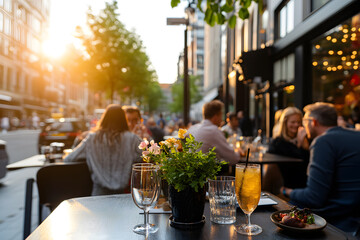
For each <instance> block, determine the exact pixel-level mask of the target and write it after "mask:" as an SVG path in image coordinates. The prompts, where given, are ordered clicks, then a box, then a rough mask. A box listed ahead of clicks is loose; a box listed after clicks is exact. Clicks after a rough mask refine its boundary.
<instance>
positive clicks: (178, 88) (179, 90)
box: [169, 75, 202, 113]
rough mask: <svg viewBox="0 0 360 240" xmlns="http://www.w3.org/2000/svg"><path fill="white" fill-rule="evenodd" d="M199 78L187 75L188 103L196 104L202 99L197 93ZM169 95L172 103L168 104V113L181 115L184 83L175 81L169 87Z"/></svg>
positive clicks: (198, 92)
mask: <svg viewBox="0 0 360 240" xmlns="http://www.w3.org/2000/svg"><path fill="white" fill-rule="evenodd" d="M199 80H200V77H199V76H193V75H189V84H190V103H197V102H198V101H200V100H201V99H202V96H201V94H200V91H199V87H198V81H199ZM171 94H172V97H173V101H172V102H171V103H170V104H169V109H170V112H172V113H181V112H182V111H183V107H184V82H183V81H177V82H175V83H174V84H173V85H172V86H171Z"/></svg>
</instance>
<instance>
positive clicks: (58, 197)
mask: <svg viewBox="0 0 360 240" xmlns="http://www.w3.org/2000/svg"><path fill="white" fill-rule="evenodd" d="M36 178H37V179H36V182H37V186H38V191H39V204H40V205H45V204H46V205H47V206H49V207H50V210H51V211H52V210H54V209H55V208H56V207H57V206H58V205H59V204H60V203H61V202H62V201H64V200H66V199H69V198H75V197H85V196H90V195H91V191H92V185H93V183H92V181H91V177H90V172H89V169H88V166H87V164H86V162H81V163H70V164H63V165H49V166H45V167H42V168H40V169H39V171H38V172H37V175H36Z"/></svg>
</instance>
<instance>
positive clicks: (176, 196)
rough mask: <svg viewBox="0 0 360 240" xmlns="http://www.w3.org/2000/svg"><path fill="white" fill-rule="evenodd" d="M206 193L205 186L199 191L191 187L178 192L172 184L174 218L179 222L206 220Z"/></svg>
mask: <svg viewBox="0 0 360 240" xmlns="http://www.w3.org/2000/svg"><path fill="white" fill-rule="evenodd" d="M205 194H206V190H205V186H204V187H203V188H201V189H199V190H198V192H195V190H194V189H192V188H191V187H187V188H186V189H185V190H183V191H180V192H178V191H177V190H176V189H175V188H174V187H173V186H171V185H170V186H169V196H170V205H171V211H172V220H173V221H174V222H177V223H200V222H204V219H203V214H204V207H205Z"/></svg>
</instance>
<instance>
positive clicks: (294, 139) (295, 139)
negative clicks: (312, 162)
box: [268, 107, 309, 188]
mask: <svg viewBox="0 0 360 240" xmlns="http://www.w3.org/2000/svg"><path fill="white" fill-rule="evenodd" d="M274 137H275V138H273V140H272V141H271V142H270V144H269V150H268V152H269V153H274V154H279V155H284V156H288V157H293V158H300V159H302V160H303V161H302V162H301V163H281V164H278V166H279V168H280V171H281V174H282V177H283V180H284V186H285V187H289V188H300V187H305V186H306V180H307V175H306V171H307V166H308V163H309V142H308V140H307V139H306V131H305V129H304V128H303V127H302V112H301V111H300V110H299V109H297V108H296V107H287V108H285V109H284V110H283V112H282V114H281V117H280V120H279V130H278V132H277V133H275V136H274Z"/></svg>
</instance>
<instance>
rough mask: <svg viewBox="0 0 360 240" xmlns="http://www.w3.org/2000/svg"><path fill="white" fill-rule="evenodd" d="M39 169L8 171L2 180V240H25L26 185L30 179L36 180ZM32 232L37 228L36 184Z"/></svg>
mask: <svg viewBox="0 0 360 240" xmlns="http://www.w3.org/2000/svg"><path fill="white" fill-rule="evenodd" d="M38 169H39V168H25V169H19V170H14V171H8V172H7V175H6V177H5V178H3V179H1V180H0V209H1V210H0V239H2V240H21V239H23V226H24V206H25V184H26V180H27V179H28V178H35V177H36V172H37V170H38ZM32 203H33V204H32V217H31V220H32V221H31V222H32V226H31V231H33V230H35V228H36V227H37V219H38V204H37V203H38V194H37V187H36V183H35V184H34V187H33V202H32Z"/></svg>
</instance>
